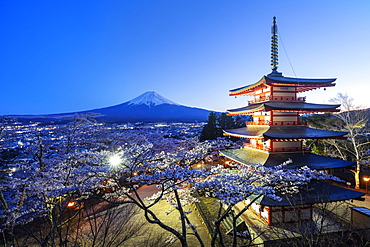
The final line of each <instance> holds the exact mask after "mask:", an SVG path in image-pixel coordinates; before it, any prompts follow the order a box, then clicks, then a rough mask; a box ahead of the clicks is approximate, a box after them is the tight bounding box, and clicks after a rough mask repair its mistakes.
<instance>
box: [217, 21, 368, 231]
mask: <svg viewBox="0 0 370 247" xmlns="http://www.w3.org/2000/svg"><path fill="white" fill-rule="evenodd" d="M271 43H272V45H271V46H272V47H271V66H272V72H271V73H270V74H268V75H266V76H263V77H262V78H261V79H260V80H259V81H257V82H256V83H253V84H250V85H247V86H244V87H240V88H237V89H232V90H230V91H229V92H230V96H253V99H252V100H250V101H248V105H247V106H244V107H241V108H237V109H231V110H228V111H227V112H228V114H229V115H251V116H252V121H250V122H247V123H246V124H247V125H246V127H243V128H238V129H227V130H224V134H225V135H227V136H233V137H239V138H244V139H245V140H246V142H245V144H244V147H243V148H240V149H233V150H223V151H221V154H222V155H224V156H225V157H226V158H227V159H229V160H232V161H234V162H237V163H239V164H242V165H245V166H250V165H253V164H262V165H265V166H276V165H280V164H285V165H286V167H287V168H288V169H295V168H299V167H302V166H307V167H309V168H311V169H316V170H328V171H330V170H331V169H335V168H344V167H349V166H352V165H354V163H355V162H350V161H344V160H339V159H333V158H329V157H324V156H320V155H316V154H313V153H311V152H310V150H309V149H307V148H306V147H305V146H304V142H305V141H306V140H318V139H329V138H330V139H333V138H344V137H343V136H344V135H345V134H346V132H337V131H328V130H320V129H314V128H310V127H308V126H307V123H306V122H303V121H301V119H300V116H301V114H311V113H323V112H338V111H339V106H340V105H332V104H313V103H307V102H306V97H301V96H299V93H303V92H307V91H310V90H314V89H319V88H326V87H333V86H335V83H334V82H335V80H336V79H335V78H331V79H308V78H293V77H285V76H283V75H282V73H281V72H278V71H277V68H278V36H277V26H276V18H275V17H274V19H273V26H272V38H271ZM362 195H363V193H360V192H356V191H351V190H347V189H345V188H341V187H337V186H334V185H331V184H328V183H324V182H319V181H313V182H312V183H311V184H310V187H309V188H308V189H306V190H302V192H301V193H300V194H299V195H296V198H290V199H289V198H285V199H284V198H283V200H282V201H281V202H277V201H273V200H271V199H268V198H266V197H261V198H260V199H259V200H257V201H256V203H254V204H253V206H252V207H251V210H252V211H254V212H255V213H256V214H257V215H258V216H259V217H260V218H261V219H263V220H264V221H265V222H266V223H267V224H268V225H276V224H281V223H290V222H295V221H297V220H302V219H303V220H311V219H312V210H313V207H314V204H315V203H321V202H323V201H330V202H334V201H344V200H348V199H353V198H357V197H360V196H362ZM251 199H252V198H251ZM248 201H249V200H247V201H246V202H245V203H248ZM292 202H294V203H293V204H294V205H292ZM292 206H294V209H293V207H292ZM293 211H294V212H293Z"/></svg>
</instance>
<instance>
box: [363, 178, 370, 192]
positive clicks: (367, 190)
mask: <svg viewBox="0 0 370 247" xmlns="http://www.w3.org/2000/svg"><path fill="white" fill-rule="evenodd" d="M364 181H365V182H366V194H369V181H370V177H364Z"/></svg>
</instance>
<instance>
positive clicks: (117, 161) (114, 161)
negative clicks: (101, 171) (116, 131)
mask: <svg viewBox="0 0 370 247" xmlns="http://www.w3.org/2000/svg"><path fill="white" fill-rule="evenodd" d="M121 162H122V159H121V157H119V156H118V155H117V154H115V155H113V156H111V157H110V158H109V164H110V165H111V166H113V167H117V166H118V165H119V164H121Z"/></svg>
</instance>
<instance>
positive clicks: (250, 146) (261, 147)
mask: <svg viewBox="0 0 370 247" xmlns="http://www.w3.org/2000/svg"><path fill="white" fill-rule="evenodd" d="M244 147H247V148H255V149H259V150H263V151H267V152H270V150H271V149H270V147H266V146H264V145H253V144H251V143H244Z"/></svg>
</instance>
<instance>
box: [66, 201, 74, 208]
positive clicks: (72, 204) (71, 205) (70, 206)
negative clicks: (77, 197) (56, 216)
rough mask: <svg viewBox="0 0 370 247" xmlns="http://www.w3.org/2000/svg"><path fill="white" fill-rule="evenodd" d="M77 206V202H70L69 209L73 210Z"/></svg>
mask: <svg viewBox="0 0 370 247" xmlns="http://www.w3.org/2000/svg"><path fill="white" fill-rule="evenodd" d="M75 205H76V202H68V203H67V207H69V208H72V207H74V206H75Z"/></svg>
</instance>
